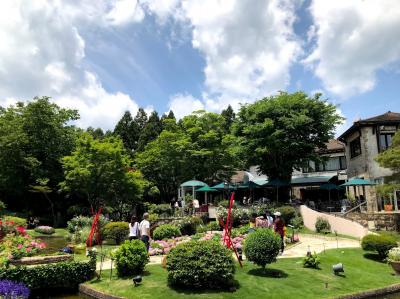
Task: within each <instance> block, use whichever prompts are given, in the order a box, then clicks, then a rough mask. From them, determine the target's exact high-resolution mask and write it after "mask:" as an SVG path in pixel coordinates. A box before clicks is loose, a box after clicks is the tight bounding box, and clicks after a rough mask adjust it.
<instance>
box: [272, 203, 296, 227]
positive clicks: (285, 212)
mask: <svg viewBox="0 0 400 299" xmlns="http://www.w3.org/2000/svg"><path fill="white" fill-rule="evenodd" d="M275 211H276V212H281V217H282V219H283V221H284V222H285V224H289V223H290V221H291V220H292V219H293V218H294V217H296V215H297V212H296V209H295V208H293V207H292V206H282V207H279V208H276V209H275Z"/></svg>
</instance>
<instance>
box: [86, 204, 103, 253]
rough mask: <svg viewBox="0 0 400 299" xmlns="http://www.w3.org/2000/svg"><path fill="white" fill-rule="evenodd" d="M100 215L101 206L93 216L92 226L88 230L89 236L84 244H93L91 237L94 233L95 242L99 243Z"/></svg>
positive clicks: (89, 245) (90, 245)
mask: <svg viewBox="0 0 400 299" xmlns="http://www.w3.org/2000/svg"><path fill="white" fill-rule="evenodd" d="M100 215H101V208H100V209H99V210H98V211H97V213H96V214H95V215H94V217H93V222H92V228H91V230H90V234H89V237H88V239H87V240H86V245H87V246H88V247H92V245H93V237H94V236H95V235H96V243H97V244H98V245H101V236H100V223H99V218H100Z"/></svg>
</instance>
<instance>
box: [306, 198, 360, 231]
mask: <svg viewBox="0 0 400 299" xmlns="http://www.w3.org/2000/svg"><path fill="white" fill-rule="evenodd" d="M300 213H301V216H302V217H303V221H304V226H305V227H307V228H308V229H311V230H313V231H315V222H316V221H317V218H318V217H323V218H325V219H327V220H328V221H329V224H330V225H331V230H332V232H334V231H336V232H337V233H338V234H342V235H347V236H352V237H356V238H362V237H364V236H365V235H366V234H368V229H367V228H365V227H363V226H362V225H361V224H359V223H357V222H354V221H351V220H348V219H344V218H342V217H339V216H335V215H330V214H325V213H320V212H317V211H314V210H312V209H310V208H308V207H306V206H305V205H302V206H300Z"/></svg>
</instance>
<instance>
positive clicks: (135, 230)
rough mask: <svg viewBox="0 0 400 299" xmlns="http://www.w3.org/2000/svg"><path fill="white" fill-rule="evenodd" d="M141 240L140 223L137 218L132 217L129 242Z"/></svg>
mask: <svg viewBox="0 0 400 299" xmlns="http://www.w3.org/2000/svg"><path fill="white" fill-rule="evenodd" d="M138 238H139V222H138V221H137V217H136V216H132V218H131V222H130V223H129V240H136V239H138Z"/></svg>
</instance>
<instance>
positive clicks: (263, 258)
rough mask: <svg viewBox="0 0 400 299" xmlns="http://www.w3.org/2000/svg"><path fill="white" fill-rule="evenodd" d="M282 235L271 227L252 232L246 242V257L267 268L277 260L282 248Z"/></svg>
mask: <svg viewBox="0 0 400 299" xmlns="http://www.w3.org/2000/svg"><path fill="white" fill-rule="evenodd" d="M281 242H282V241H281V237H280V236H279V235H277V234H275V233H274V232H273V231H272V230H270V229H265V228H261V229H257V230H255V231H254V232H252V233H250V234H249V235H248V236H247V238H246V240H245V243H244V254H245V255H246V258H247V259H248V260H249V261H251V262H254V263H255V264H257V265H259V266H261V267H262V268H265V266H266V265H267V264H270V263H272V262H275V261H276V257H277V256H278V254H279V250H280V248H281Z"/></svg>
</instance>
